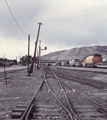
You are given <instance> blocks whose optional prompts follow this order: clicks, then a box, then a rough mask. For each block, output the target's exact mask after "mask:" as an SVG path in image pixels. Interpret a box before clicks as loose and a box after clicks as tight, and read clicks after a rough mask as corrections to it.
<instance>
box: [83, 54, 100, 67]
mask: <svg viewBox="0 0 107 120" xmlns="http://www.w3.org/2000/svg"><path fill="white" fill-rule="evenodd" d="M99 62H102V56H101V55H100V54H93V55H88V56H86V57H85V58H84V59H83V60H82V65H83V66H85V67H97V63H99Z"/></svg>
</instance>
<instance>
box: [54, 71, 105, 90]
mask: <svg viewBox="0 0 107 120" xmlns="http://www.w3.org/2000/svg"><path fill="white" fill-rule="evenodd" d="M55 73H56V74H57V76H61V77H62V76H63V77H64V78H65V79H70V80H72V81H76V82H79V83H82V84H85V85H88V86H93V87H95V88H98V89H103V88H104V86H105V83H104V82H101V81H97V82H96V81H94V80H92V79H88V78H86V79H85V78H79V77H75V76H70V75H65V74H62V73H60V72H59V73H58V72H55ZM96 83H97V84H96ZM101 84H102V85H103V86H101Z"/></svg>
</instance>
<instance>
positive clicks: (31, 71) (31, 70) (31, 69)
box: [30, 22, 42, 73]
mask: <svg viewBox="0 0 107 120" xmlns="http://www.w3.org/2000/svg"><path fill="white" fill-rule="evenodd" d="M38 24H39V28H38V33H37V39H36V42H35V50H34V57H33V61H32V65H31V68H30V73H33V65H34V62H35V61H36V59H35V58H36V50H37V44H38V38H39V33H40V27H41V25H42V23H41V22H40V23H38Z"/></svg>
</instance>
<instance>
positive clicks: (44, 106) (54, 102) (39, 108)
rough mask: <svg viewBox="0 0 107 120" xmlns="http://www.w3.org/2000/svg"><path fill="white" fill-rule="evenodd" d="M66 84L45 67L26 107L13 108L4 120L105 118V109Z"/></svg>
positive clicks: (94, 119)
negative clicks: (38, 84)
mask: <svg viewBox="0 0 107 120" xmlns="http://www.w3.org/2000/svg"><path fill="white" fill-rule="evenodd" d="M68 84H69V83H68ZM68 84H66V82H63V81H62V80H61V79H60V78H58V76H57V75H56V74H55V73H54V72H53V71H52V70H50V69H49V68H46V69H45V72H44V77H43V80H42V82H41V85H40V86H39V88H38V90H37V91H36V93H35V95H34V96H33V98H32V100H31V102H30V104H29V105H17V106H16V109H15V110H13V111H12V113H11V117H10V118H7V119H6V120H17V119H18V120H50V119H57V120H106V119H107V108H105V107H104V106H102V105H100V104H99V103H97V102H95V101H94V100H92V99H91V98H88V97H87V96H86V95H84V94H82V93H80V92H78V91H77V90H75V89H74V88H72V87H71V86H69V85H68ZM66 93H67V94H66ZM65 98H66V99H65ZM71 106H72V107H71Z"/></svg>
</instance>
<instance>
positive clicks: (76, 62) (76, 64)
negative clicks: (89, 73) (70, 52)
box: [69, 59, 81, 67]
mask: <svg viewBox="0 0 107 120" xmlns="http://www.w3.org/2000/svg"><path fill="white" fill-rule="evenodd" d="M69 64H70V66H71V67H80V66H81V61H80V60H79V59H73V60H71V61H69Z"/></svg>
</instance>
